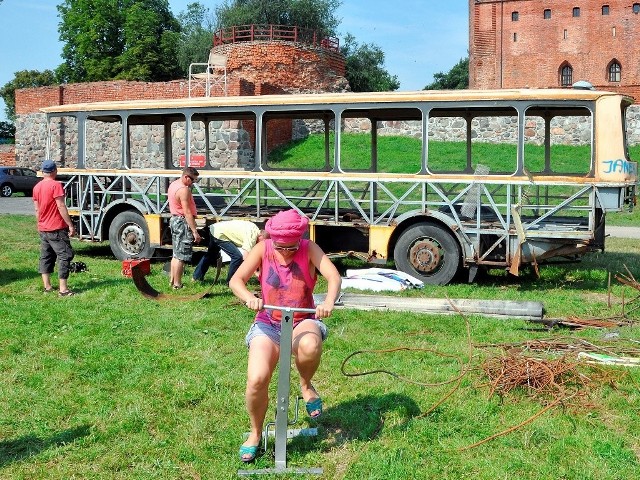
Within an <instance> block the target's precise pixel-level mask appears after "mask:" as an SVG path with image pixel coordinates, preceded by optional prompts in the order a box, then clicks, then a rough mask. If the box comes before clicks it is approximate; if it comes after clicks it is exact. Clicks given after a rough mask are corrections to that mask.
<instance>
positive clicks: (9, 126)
mask: <svg viewBox="0 0 640 480" xmlns="http://www.w3.org/2000/svg"><path fill="white" fill-rule="evenodd" d="M1 2H2V0H0V3H1ZM15 138H16V126H15V125H14V124H13V123H10V122H3V121H0V143H14V141H15Z"/></svg>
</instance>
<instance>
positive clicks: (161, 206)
mask: <svg viewBox="0 0 640 480" xmlns="http://www.w3.org/2000/svg"><path fill="white" fill-rule="evenodd" d="M632 102H633V100H632V99H631V98H630V97H627V96H624V95H620V94H616V93H611V92H601V91H593V90H577V89H545V90H534V89H523V90H496V91H479V90H478V91H473V90H468V91H421V92H391V93H390V92H385V93H339V94H313V95H311V94H309V95H306V94H295V95H270V96H254V97H209V98H184V99H174V100H158V101H126V102H99V103H84V104H77V105H62V106H57V107H49V108H45V109H43V111H44V112H45V113H46V117H47V127H48V145H47V154H48V155H49V157H50V158H52V159H54V160H56V161H57V162H59V165H62V166H64V168H60V170H59V175H60V176H61V177H62V178H63V179H64V182H65V188H66V192H67V202H68V207H69V210H70V213H71V214H72V216H73V218H74V221H75V222H77V227H78V228H77V230H78V232H79V235H80V237H81V238H83V239H87V240H94V241H105V240H108V241H109V242H110V245H111V248H112V250H113V253H114V255H115V256H116V257H117V258H119V259H124V258H139V257H152V256H153V255H154V252H155V251H156V250H157V249H161V248H166V247H170V241H171V236H170V234H169V231H168V230H169V227H168V218H169V212H168V203H167V197H166V190H167V186H168V184H169V182H170V181H172V180H173V179H175V178H177V177H178V176H179V175H180V171H181V169H182V167H183V166H184V165H191V166H195V167H196V168H198V169H199V171H200V179H201V180H200V182H199V183H198V184H196V185H195V187H194V191H193V192H194V196H195V197H196V200H197V205H198V222H199V223H200V225H201V226H205V225H207V224H209V223H211V222H215V221H219V220H221V219H229V218H243V219H247V220H251V221H254V222H256V223H258V224H262V223H264V222H265V221H266V219H268V218H269V217H270V216H271V215H273V214H274V213H276V212H277V211H279V210H282V209H288V208H295V209H297V210H298V211H300V212H301V213H303V214H305V215H307V216H308V217H309V219H310V232H309V234H310V238H312V239H313V240H315V241H316V242H317V243H318V244H319V245H320V246H321V247H322V248H323V249H324V250H325V251H326V252H328V253H329V254H332V255H356V256H359V257H360V258H363V259H365V260H367V261H369V262H372V263H386V262H394V263H395V266H396V268H397V269H399V270H401V271H404V272H406V273H409V274H411V275H413V276H415V277H418V278H420V279H421V280H423V281H424V282H426V283H430V284H446V283H448V282H450V281H452V280H453V279H454V278H466V279H468V281H472V280H473V279H474V278H475V274H476V272H477V271H478V269H479V268H505V269H508V270H509V271H510V272H512V273H514V274H517V273H518V271H519V270H520V269H521V267H522V266H525V265H537V264H540V263H542V262H548V261H557V260H566V259H571V260H573V259H576V258H578V257H579V256H580V255H582V254H584V253H586V252H589V251H594V250H602V249H603V248H604V239H605V218H606V214H607V212H614V211H620V210H622V209H623V208H627V207H629V208H630V206H631V205H632V201H633V199H634V198H635V185H636V183H637V165H636V163H634V162H632V161H630V159H629V155H628V150H627V144H626V125H625V111H626V108H627V107H628V106H629V105H631V104H632ZM301 148H302V150H301V151H302V153H300V149H301Z"/></svg>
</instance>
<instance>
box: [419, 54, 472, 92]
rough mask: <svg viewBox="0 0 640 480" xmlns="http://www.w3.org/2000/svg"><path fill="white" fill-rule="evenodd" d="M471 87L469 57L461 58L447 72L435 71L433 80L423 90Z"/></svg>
mask: <svg viewBox="0 0 640 480" xmlns="http://www.w3.org/2000/svg"><path fill="white" fill-rule="evenodd" d="M465 88H469V57H467V58H461V59H460V61H459V62H458V63H456V64H455V65H454V66H453V68H452V69H451V70H449V72H447V73H442V72H438V73H434V74H433V82H432V83H430V84H429V85H427V86H426V87H424V89H423V90H463V89H465Z"/></svg>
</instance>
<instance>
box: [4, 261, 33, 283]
mask: <svg viewBox="0 0 640 480" xmlns="http://www.w3.org/2000/svg"><path fill="white" fill-rule="evenodd" d="M33 278H35V279H38V280H39V279H40V274H39V273H38V265H37V264H36V265H35V267H34V268H33V269H32V270H27V269H23V270H18V269H15V268H9V269H6V270H5V269H3V268H2V269H0V286H2V285H9V284H10V283H13V282H18V281H20V280H27V279H33Z"/></svg>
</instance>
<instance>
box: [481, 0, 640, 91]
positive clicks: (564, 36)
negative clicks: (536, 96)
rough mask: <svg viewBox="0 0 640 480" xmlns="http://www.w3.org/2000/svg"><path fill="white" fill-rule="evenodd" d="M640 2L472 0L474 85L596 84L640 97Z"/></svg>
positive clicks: (495, 86) (567, 85)
mask: <svg viewBox="0 0 640 480" xmlns="http://www.w3.org/2000/svg"><path fill="white" fill-rule="evenodd" d="M639 56H640V1H638V2H634V1H633V0H632V1H622V0H599V1H593V0H578V1H575V0H571V1H568V0H555V1H553V2H550V1H548V0H544V1H543V0H469V87H470V88H478V89H480V88H523V87H531V88H534V87H542V88H545V87H570V86H571V85H572V84H573V83H575V82H577V81H579V80H586V81H589V82H590V83H592V84H593V85H594V86H596V88H599V89H603V90H614V91H622V92H624V93H627V94H630V95H633V96H635V97H636V98H640V64H639V63H638V61H637V59H638V57H639Z"/></svg>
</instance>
